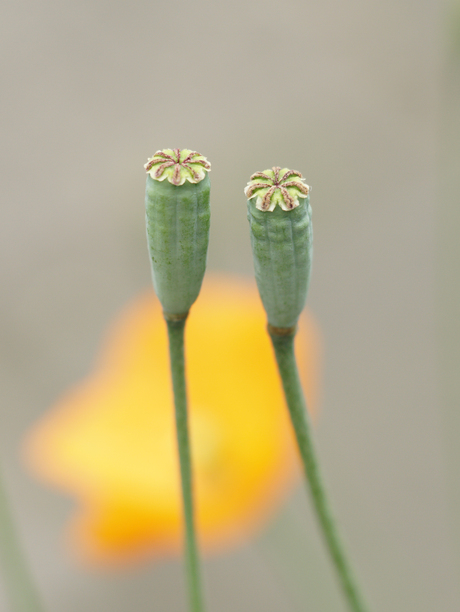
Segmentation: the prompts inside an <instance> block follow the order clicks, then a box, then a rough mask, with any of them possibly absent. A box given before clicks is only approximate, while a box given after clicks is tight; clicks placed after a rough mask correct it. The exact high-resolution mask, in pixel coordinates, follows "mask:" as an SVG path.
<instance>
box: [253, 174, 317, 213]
mask: <svg viewBox="0 0 460 612" xmlns="http://www.w3.org/2000/svg"><path fill="white" fill-rule="evenodd" d="M304 180H305V179H304V178H302V175H301V174H300V172H297V171H296V170H289V168H279V167H278V166H275V167H273V168H272V169H271V170H264V171H263V172H256V173H255V174H253V175H252V176H251V180H250V181H249V183H248V184H247V187H245V189H244V193H245V195H246V197H247V198H248V200H250V199H251V198H255V197H257V200H256V208H258V209H259V210H263V211H270V212H271V211H273V210H274V209H275V206H276V205H277V204H279V205H280V206H281V208H282V209H283V210H292V209H293V208H296V207H297V206H299V204H300V202H299V198H306V197H308V194H309V192H310V187H309V186H308V185H307V184H306V183H304V182H303V181H304Z"/></svg>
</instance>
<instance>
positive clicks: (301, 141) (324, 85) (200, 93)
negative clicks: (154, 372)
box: [0, 0, 460, 612]
mask: <svg viewBox="0 0 460 612" xmlns="http://www.w3.org/2000/svg"><path fill="white" fill-rule="evenodd" d="M449 15H450V13H449V9H448V7H447V5H446V3H444V2H443V1H439V0H422V1H420V0H417V1H415V0H386V1H385V2H383V1H382V0H379V1H375V0H374V1H371V2H369V1H368V0H348V1H347V2H345V1H343V0H324V1H323V2H312V1H310V0H308V1H304V2H300V1H296V0H285V1H284V2H283V3H280V2H273V1H271V0H265V1H262V0H246V1H244V2H243V1H241V0H233V1H232V2H228V3H227V2H218V1H214V2H211V1H210V0H204V1H202V2H183V1H178V0H170V1H169V2H167V3H163V2H162V3H160V2H158V1H156V0H153V1H150V2H146V1H145V0H140V1H138V2H132V3H127V2H122V1H120V0H115V1H113V2H108V1H105V0H91V1H90V0H80V1H79V2H66V1H59V2H58V1H51V0H41V1H39V2H34V3H32V2H21V1H15V2H13V1H8V0H6V1H5V2H4V4H3V8H2V21H1V25H0V28H1V32H0V48H1V58H2V59H1V62H2V72H1V77H0V78H1V83H0V87H1V92H2V94H1V101H2V105H1V107H2V115H1V121H2V144H1V149H0V155H1V175H2V179H1V186H0V192H1V206H2V216H1V219H2V221H1V223H0V277H1V287H2V289H1V296H2V297H1V301H0V341H1V356H0V376H1V415H0V416H1V418H2V427H1V430H0V442H1V459H2V463H3V467H4V472H5V480H6V484H7V486H8V490H9V493H10V497H11V501H12V504H13V506H14V509H15V513H16V515H17V520H18V524H19V528H20V532H21V536H22V539H23V542H24V546H25V548H26V551H27V554H28V555H29V557H30V560H31V564H32V568H33V571H34V574H35V576H36V578H37V582H38V585H39V587H40V590H41V592H42V594H43V597H44V600H45V602H46V605H47V609H48V611H49V612H58V611H60V612H63V611H65V612H74V611H75V612H77V611H80V610H85V611H88V612H93V611H94V612H96V611H97V612H104V611H105V610H107V611H109V610H110V612H122V611H123V612H125V611H126V610H136V612H144V611H147V610H149V611H151V612H160V611H161V612H163V611H165V610H168V612H175V611H177V612H182V611H183V610H185V603H184V602H185V597H184V591H183V577H182V569H181V566H180V563H179V562H171V561H170V562H165V563H152V564H149V565H147V566H143V567H141V568H139V569H137V570H131V571H130V572H127V573H121V574H110V573H107V574H104V573H92V572H90V571H89V570H86V569H84V568H81V567H77V566H76V565H75V564H74V562H73V561H72V560H71V559H70V558H69V557H68V556H66V554H65V552H64V550H63V547H62V542H61V541H60V539H59V538H60V533H61V531H62V527H63V525H64V524H65V520H66V517H67V516H68V514H69V511H70V509H71V508H72V502H71V501H70V500H68V499H65V498H62V497H61V496H59V495H58V494H57V493H55V492H52V491H49V490H46V489H43V488H42V487H41V486H40V485H39V484H37V483H36V482H34V481H33V479H32V478H31V477H30V476H28V475H27V474H26V472H25V469H24V467H23V466H22V464H21V459H20V451H19V449H20V444H21V440H22V438H23V435H24V433H25V432H26V431H27V429H28V428H29V427H30V426H31V425H32V424H33V422H34V421H35V420H36V419H37V418H38V417H39V416H40V415H41V414H42V413H44V412H45V411H46V410H47V408H48V407H49V406H50V405H51V404H52V403H53V401H54V400H55V399H56V397H58V396H59V394H60V393H61V392H62V391H63V390H64V389H65V388H66V387H67V386H68V385H69V384H71V383H73V382H75V381H76V380H78V379H79V378H81V377H82V376H84V375H85V374H86V373H87V372H88V370H89V368H90V365H91V363H92V359H93V357H94V354H95V352H96V350H97V347H98V344H99V342H100V338H101V336H102V335H103V333H104V330H105V328H106V325H107V323H108V321H109V320H110V318H111V317H112V316H113V315H114V314H115V313H116V312H117V311H118V310H119V308H120V307H121V306H123V305H124V304H125V303H126V301H128V300H129V299H130V298H132V297H133V296H135V295H136V294H137V293H138V292H139V291H141V290H143V289H144V288H145V287H146V286H149V283H150V271H149V264H148V258H147V252H146V245H145V236H144V232H145V230H144V218H143V217H144V212H143V191H144V182H145V175H144V171H143V167H142V166H143V163H144V162H145V161H146V159H147V157H148V156H149V155H151V154H152V153H153V152H154V151H155V150H157V149H159V148H164V147H176V146H177V147H189V148H193V149H195V150H198V151H199V152H201V153H203V154H204V155H206V156H207V157H208V158H209V159H210V160H211V161H212V164H213V171H212V177H211V178H212V183H213V194H212V206H213V209H212V213H213V216H212V235H211V244H210V252H209V269H211V270H215V271H228V272H237V273H240V274H244V275H251V274H252V261H251V254H250V246H249V238H248V231H247V227H246V225H247V222H246V219H245V199H244V196H243V194H242V189H243V187H244V185H245V184H246V181H247V180H248V177H249V175H250V174H251V173H252V172H254V171H256V170H262V169H264V168H267V167H271V166H272V165H280V166H288V167H293V168H296V169H298V170H300V171H302V173H303V174H304V176H305V177H306V179H307V182H308V183H309V184H310V185H312V186H313V191H312V206H313V210H314V226H315V262H314V273H313V279H312V285H311V292H310V296H309V305H310V307H311V309H312V310H313V312H314V313H315V315H316V317H317V319H318V320H319V322H320V325H321V329H322V334H323V337H324V372H323V393H322V415H321V418H320V420H319V424H318V430H317V437H318V446H319V450H320V453H321V456H322V459H323V461H324V465H325V472H326V475H327V480H328V485H329V489H330V490H331V491H332V493H333V498H334V502H335V507H336V513H337V514H338V515H339V517H340V520H341V523H342V527H343V531H344V533H345V535H346V539H347V540H348V541H349V543H350V548H351V551H352V555H353V558H354V560H355V564H356V566H357V569H358V573H359V576H360V579H361V582H362V583H363V584H364V585H365V590H366V593H367V595H368V599H369V601H370V602H371V609H372V610H374V611H375V612H384V611H390V610H391V611H392V612H411V611H414V612H415V611H417V612H429V611H433V610H436V611H442V612H457V611H458V610H459V609H460V594H459V592H458V590H457V582H458V550H459V547H458V545H457V544H456V542H455V538H454V534H455V531H456V529H458V520H457V524H456V521H455V519H456V517H458V513H459V507H460V504H459V505H457V506H456V505H455V504H456V502H455V499H456V494H457V493H456V486H457V487H458V477H457V474H458V465H459V462H458V461H460V458H459V457H458V451H457V450H456V448H457V446H458V445H457V444H456V440H457V439H458V433H460V427H459V428H458V429H455V427H456V423H457V424H458V420H457V421H456V420H455V418H453V417H452V415H454V414H455V413H456V412H458V411H455V407H456V406H457V405H458V403H456V399H457V397H456V396H455V389H453V390H451V393H450V394H449V388H450V387H449V385H452V384H453V383H452V381H454V380H455V379H456V373H457V371H458V370H455V369H454V370H453V371H450V370H449V371H448V368H447V365H446V367H444V366H443V364H452V363H454V362H453V361H452V359H453V357H455V355H458V349H457V348H456V347H457V346H458V343H456V342H453V341H452V339H453V338H456V336H455V329H456V328H455V329H454V327H452V324H451V323H452V322H454V321H456V319H457V317H456V313H457V312H458V309H456V306H455V304H456V303H455V299H454V298H455V296H452V295H451V294H450V293H449V290H448V289H445V287H444V285H443V283H444V284H446V283H448V282H452V279H453V280H454V281H455V279H456V278H458V276H456V275H455V274H454V272H452V275H451V278H450V279H449V278H448V275H447V276H446V275H445V276H442V275H440V274H437V273H436V270H437V267H436V266H437V265H438V264H437V263H436V262H440V263H439V266H440V268H443V266H444V264H445V263H446V262H447V264H446V266H444V267H446V269H448V270H449V271H451V270H454V271H455V269H456V268H455V265H457V264H456V263H455V262H456V261H458V260H459V258H458V249H457V251H456V252H455V248H453V251H452V252H451V251H449V252H447V251H446V245H447V244H451V243H452V244H453V245H454V247H455V243H456V236H457V233H458V227H459V225H458V224H457V225H455V221H458V218H457V217H455V212H453V213H452V210H454V211H455V208H454V207H453V204H454V200H453V199H452V198H450V196H452V195H453V194H454V193H455V191H454V184H455V182H456V171H455V168H456V169H458V159H459V157H457V158H456V159H455V163H453V164H451V166H450V171H449V172H447V171H445V172H444V178H445V183H443V189H441V188H440V186H439V185H440V183H441V182H442V181H443V178H442V177H443V171H444V168H446V167H447V166H445V165H443V164H442V163H440V160H442V159H443V158H444V159H445V158H446V157H448V158H449V160H450V161H452V159H453V158H452V156H451V155H450V153H449V154H448V153H446V152H447V151H451V150H457V152H458V146H457V147H456V143H458V141H459V140H458V138H457V136H458V134H459V130H458V126H459V125H460V122H459V121H458V112H457V111H456V108H459V104H458V100H460V95H459V96H458V98H457V97H456V96H457V95H458V93H459V88H458V87H456V86H455V83H460V78H459V76H458V64H457V63H456V60H455V57H456V56H455V52H453V51H452V48H451V40H452V37H451V25H452V23H453V20H452V19H450V18H449ZM456 79H457V80H456ZM455 130H457V131H455ZM455 147H456V148H455ZM457 176H458V175H457ZM449 181H450V185H451V187H452V189H451V191H449ZM446 185H447V186H446ZM456 200H457V202H458V197H456ZM437 211H440V212H441V214H440V215H439V216H438V212H437ZM451 213H452V214H451ZM439 219H441V222H439ZM443 232H445V234H444V233H443ZM449 240H450V241H451V242H449ZM436 245H438V246H437V247H436ZM456 254H457V255H456ZM443 257H444V259H443ZM443 262H444V263H443ZM451 266H452V267H451ZM457 271H458V265H457ZM439 279H440V280H439ZM438 280H439V282H438ZM457 297H458V296H457ZM449 317H450V318H449ZM440 322H441V326H440V325H439V323H440ZM440 329H441V331H440ZM457 332H458V330H457ZM449 342H450V345H449V346H450V348H449V350H447V348H446V346H447V345H448V344H449ZM449 351H450V353H449ZM446 368H447V369H446ZM449 372H450V374H449ZM446 398H448V399H449V401H450V404H449V403H448V401H447V399H446ZM444 404H447V409H446V410H444ZM457 460H458V461H457ZM206 582H207V588H208V594H209V610H210V611H211V612H212V611H213V610H214V611H215V612H217V611H219V612H230V611H232V612H235V611H238V612H246V611H247V612H249V611H251V612H258V611H260V612H262V611H263V612H275V611H276V612H278V611H281V610H283V611H284V610H290V611H291V612H300V611H301V610H309V611H312V612H316V611H323V610H331V612H332V610H337V611H338V610H344V608H343V604H342V602H341V600H340V599H339V596H338V594H337V590H336V587H335V584H334V580H333V577H332V574H331V572H330V569H329V566H328V563H327V560H326V557H325V554H324V551H323V549H322V546H321V543H320V541H319V538H318V536H317V534H316V530H315V525H314V522H313V518H312V516H311V513H310V510H309V507H308V505H307V502H306V499H305V496H304V493H303V491H302V490H300V491H299V492H297V494H296V495H295V496H294V498H293V500H292V501H291V502H290V504H289V506H288V507H287V508H286V509H285V511H284V513H283V514H282V515H281V516H280V517H279V518H278V520H277V521H276V522H275V524H273V525H272V526H271V528H270V529H269V531H268V532H267V533H266V534H264V535H263V536H262V537H260V538H258V539H257V540H256V541H254V542H251V543H249V544H248V545H247V546H246V547H244V548H243V549H240V550H238V551H236V552H234V553H232V554H228V555H223V556H221V557H218V558H213V559H210V560H209V561H208V562H207V564H206ZM0 587H1V584H0ZM1 593H2V590H1V588H0V609H1V610H2V611H3V610H5V612H6V611H7V610H8V608H7V605H6V601H5V600H4V599H2V595H1Z"/></svg>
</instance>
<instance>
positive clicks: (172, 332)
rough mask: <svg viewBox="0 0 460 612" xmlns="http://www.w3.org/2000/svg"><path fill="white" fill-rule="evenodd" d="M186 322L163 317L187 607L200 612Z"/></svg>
mask: <svg viewBox="0 0 460 612" xmlns="http://www.w3.org/2000/svg"><path fill="white" fill-rule="evenodd" d="M165 318H166V317H165ZM185 321H186V319H185V318H184V319H181V320H169V319H168V318H166V323H167V325H168V336H169V356H170V362H171V376H172V383H173V391H174V406H175V412H176V430H177V445H178V449H179V461H180V474H181V484H182V499H183V508H184V521H185V560H186V568H187V578H188V587H189V595H190V610H191V612H202V611H203V610H204V605H203V594H202V585H201V573H200V561H199V557H198V547H197V543H196V536H195V526H194V514H193V493H192V468H191V459H190V442H189V433H188V418H187V389H186V383H185V359H184V331H185Z"/></svg>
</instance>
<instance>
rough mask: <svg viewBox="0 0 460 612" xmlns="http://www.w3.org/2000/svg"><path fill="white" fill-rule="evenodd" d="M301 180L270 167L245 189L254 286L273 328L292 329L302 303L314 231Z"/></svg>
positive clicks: (306, 191) (296, 174) (305, 187)
mask: <svg viewBox="0 0 460 612" xmlns="http://www.w3.org/2000/svg"><path fill="white" fill-rule="evenodd" d="M303 181H304V179H303V178H302V175H301V174H300V172H296V171H295V170H289V169H288V168H282V169H281V168H278V167H275V168H272V170H264V171H263V172H256V173H255V174H253V175H252V176H251V180H250V181H249V183H248V185H247V187H246V188H245V190H244V192H245V195H246V197H247V198H248V220H249V225H250V228H251V245H252V253H253V257H254V269H255V274H256V281H257V286H258V288H259V293H260V297H261V299H262V303H263V305H264V308H265V311H266V313H267V317H268V323H269V325H270V326H271V327H272V328H281V329H285V330H287V329H292V328H295V326H296V324H297V321H298V318H299V316H300V313H301V312H302V309H303V307H304V306H305V301H306V299H307V291H308V284H309V281H310V269H311V260H312V246H313V233H312V223H311V206H310V195H309V193H310V187H309V186H308V185H306V184H305V183H304V182H303ZM299 198H300V200H299ZM277 205H278V206H277Z"/></svg>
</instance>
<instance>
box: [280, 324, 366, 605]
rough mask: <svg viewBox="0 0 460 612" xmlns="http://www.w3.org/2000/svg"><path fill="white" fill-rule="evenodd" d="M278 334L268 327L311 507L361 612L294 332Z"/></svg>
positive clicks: (343, 583) (344, 586) (343, 581)
mask: <svg viewBox="0 0 460 612" xmlns="http://www.w3.org/2000/svg"><path fill="white" fill-rule="evenodd" d="M280 331H281V330H277V329H276V328H270V326H269V334H270V337H271V340H272V343H273V348H274V350H275V356H276V361H277V363H278V370H279V373H280V376H281V381H282V384H283V389H284V394H285V398H286V403H287V406H288V409H289V413H290V415H291V421H292V425H293V427H294V431H295V435H296V438H297V444H298V447H299V451H300V456H301V458H302V463H303V468H304V471H305V476H306V481H307V486H308V487H309V489H310V494H311V499H312V502H313V506H314V509H315V512H316V515H317V519H318V522H319V524H320V527H321V530H322V534H323V537H324V540H325V542H326V546H327V548H328V550H329V553H330V555H331V557H332V561H333V563H334V565H335V568H336V570H337V574H338V578H339V582H340V584H341V586H342V589H343V592H344V594H345V597H346V599H347V602H348V605H349V608H350V610H352V611H353V612H365V610H366V609H367V608H366V606H365V605H364V602H363V599H362V597H361V595H360V593H359V591H358V588H357V585H356V582H355V580H354V577H353V574H352V571H351V568H350V565H349V563H348V560H347V558H346V554H345V550H344V546H343V544H342V542H341V540H340V537H339V534H338V531H337V526H336V523H335V520H334V518H333V515H332V512H331V509H330V507H329V503H328V500H327V497H326V493H325V490H324V485H323V480H322V478H321V474H320V471H319V465H318V459H317V457H316V452H315V449H314V446H313V440H312V436H311V427H310V423H309V417H308V412H307V409H306V402H305V398H304V395H303V391H302V387H301V384H300V379H299V374H298V371H297V364H296V359H295V355H294V336H295V331H292V330H291V333H288V334H286V333H284V334H283V335H279V334H278V333H277V332H280ZM286 331H287V330H286Z"/></svg>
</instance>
